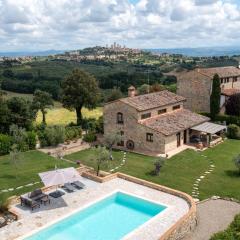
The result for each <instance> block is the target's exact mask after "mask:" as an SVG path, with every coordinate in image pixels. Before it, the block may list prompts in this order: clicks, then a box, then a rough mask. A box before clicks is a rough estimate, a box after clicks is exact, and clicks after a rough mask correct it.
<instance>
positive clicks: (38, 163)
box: [0, 151, 73, 200]
mask: <svg viewBox="0 0 240 240" xmlns="http://www.w3.org/2000/svg"><path fill="white" fill-rule="evenodd" d="M55 165H57V166H58V167H59V168H63V167H68V166H73V164H71V163H68V162H63V161H56V159H55V158H53V157H50V156H48V155H47V154H44V153H42V152H39V151H29V152H26V153H23V154H22V158H21V161H20V162H19V164H18V170H17V171H16V168H15V167H14V165H13V164H12V163H11V162H10V159H9V155H5V156H1V157H0V169H1V171H0V190H2V189H9V188H16V187H18V186H21V185H26V184H29V183H31V182H36V181H39V180H40V178H39V176H38V173H39V172H44V171H48V170H52V169H54V168H55ZM16 174H17V175H16ZM40 186H42V184H39V185H34V186H31V187H24V188H22V189H21V190H17V191H16V190H15V191H12V192H8V193H4V194H0V200H1V197H2V196H3V197H4V198H6V197H9V196H11V195H18V194H21V193H25V192H28V191H31V190H33V189H35V188H37V187H40Z"/></svg>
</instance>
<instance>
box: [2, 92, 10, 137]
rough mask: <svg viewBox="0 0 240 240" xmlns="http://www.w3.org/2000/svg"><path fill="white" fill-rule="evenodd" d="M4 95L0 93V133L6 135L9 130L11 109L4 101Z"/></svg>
mask: <svg viewBox="0 0 240 240" xmlns="http://www.w3.org/2000/svg"><path fill="white" fill-rule="evenodd" d="M4 95H5V94H4V93H3V92H0V132H2V133H5V132H7V131H8V130H9V120H10V119H9V109H8V106H7V102H6V100H5V99H4Z"/></svg>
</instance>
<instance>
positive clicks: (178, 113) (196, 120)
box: [140, 109, 210, 135]
mask: <svg viewBox="0 0 240 240" xmlns="http://www.w3.org/2000/svg"><path fill="white" fill-rule="evenodd" d="M209 120H210V119H209V118H208V117H205V116H202V115H200V114H196V113H193V112H191V111H189V110H187V109H180V110H175V111H173V112H170V113H167V114H164V115H160V116H157V117H153V118H149V119H146V120H143V121H141V122H140V124H142V125H145V126H147V127H149V128H152V129H154V130H156V131H158V132H161V133H162V134H164V135H172V134H174V133H177V132H180V131H183V130H185V129H188V128H191V127H193V126H196V125H198V124H201V123H203V122H207V121H209Z"/></svg>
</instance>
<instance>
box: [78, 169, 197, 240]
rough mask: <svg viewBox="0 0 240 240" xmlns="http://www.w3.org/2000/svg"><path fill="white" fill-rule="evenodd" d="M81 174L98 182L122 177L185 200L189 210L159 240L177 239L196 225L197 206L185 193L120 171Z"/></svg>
mask: <svg viewBox="0 0 240 240" xmlns="http://www.w3.org/2000/svg"><path fill="white" fill-rule="evenodd" d="M82 176H84V177H86V178H89V179H92V180H94V181H97V182H99V183H103V182H107V181H110V180H112V179H114V178H117V177H119V178H122V179H125V180H128V181H130V182H134V183H137V184H140V185H143V186H146V187H149V188H152V189H155V190H159V191H161V192H165V193H168V194H172V195H174V196H177V197H180V198H182V199H184V200H185V201H187V203H188V204H189V211H188V213H186V214H185V215H184V216H183V217H181V218H180V219H179V220H178V221H177V222H176V223H175V224H174V225H173V226H172V227H171V228H170V229H169V230H168V231H167V232H165V233H164V234H163V235H162V236H161V237H160V238H159V240H172V239H178V238H179V237H180V238H181V237H183V236H185V235H186V234H188V233H189V232H191V231H193V230H194V229H195V227H196V225H197V208H196V203H195V201H194V200H193V198H192V197H191V196H190V195H188V194H187V193H184V192H181V191H178V190H175V189H172V188H168V187H165V186H162V185H159V184H155V183H152V182H149V181H146V180H143V179H140V178H136V177H133V176H130V175H127V174H123V173H120V172H116V173H113V174H111V175H108V176H105V177H98V176H96V175H93V174H91V173H89V172H83V174H82Z"/></svg>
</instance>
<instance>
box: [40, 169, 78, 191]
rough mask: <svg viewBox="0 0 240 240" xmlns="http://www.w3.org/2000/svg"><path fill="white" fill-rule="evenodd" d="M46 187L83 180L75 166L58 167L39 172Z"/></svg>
mask: <svg viewBox="0 0 240 240" xmlns="http://www.w3.org/2000/svg"><path fill="white" fill-rule="evenodd" d="M38 175H39V176H40V178H41V180H42V182H43V183H44V185H45V186H46V187H51V186H55V185H60V184H64V183H70V182H74V181H79V180H81V177H80V175H79V173H78V171H77V170H76V169H75V168H73V167H70V168H63V169H56V170H53V171H48V172H43V173H39V174H38Z"/></svg>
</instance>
